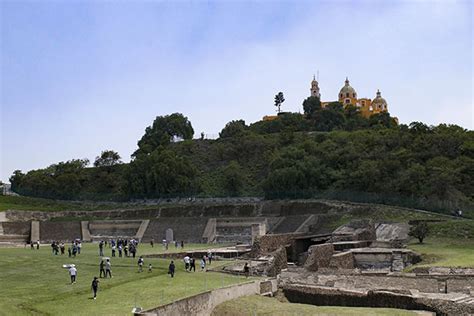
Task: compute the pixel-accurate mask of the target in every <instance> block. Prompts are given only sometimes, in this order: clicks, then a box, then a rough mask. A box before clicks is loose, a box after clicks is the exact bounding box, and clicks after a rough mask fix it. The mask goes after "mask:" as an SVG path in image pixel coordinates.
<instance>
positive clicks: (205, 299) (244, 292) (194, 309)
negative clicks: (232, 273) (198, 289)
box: [135, 281, 276, 316]
mask: <svg viewBox="0 0 474 316" xmlns="http://www.w3.org/2000/svg"><path fill="white" fill-rule="evenodd" d="M260 283H261V282H259V281H255V282H249V283H244V284H238V285H233V286H228V287H224V288H220V289H216V290H212V291H207V292H204V293H201V294H197V295H193V296H191V297H187V298H185V299H181V300H178V301H175V302H173V303H170V304H167V305H163V306H160V307H157V308H153V309H150V310H147V311H144V312H142V313H135V315H167V316H175V315H176V316H182V315H195V316H208V315H210V314H211V312H212V310H213V309H214V308H215V307H216V306H217V305H219V304H221V303H224V302H226V301H228V300H233V299H236V298H239V297H242V296H248V295H254V294H260V292H261V291H262V290H263V291H268V288H269V287H268V284H264V286H263V287H262V290H261V288H260V287H261V286H260ZM267 283H268V282H267ZM274 287H275V290H276V284H275V286H274ZM270 288H272V286H270Z"/></svg>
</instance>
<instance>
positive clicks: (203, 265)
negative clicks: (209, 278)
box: [201, 256, 206, 271]
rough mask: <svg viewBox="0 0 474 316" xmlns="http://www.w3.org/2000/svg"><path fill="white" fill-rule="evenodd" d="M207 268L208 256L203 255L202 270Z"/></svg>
mask: <svg viewBox="0 0 474 316" xmlns="http://www.w3.org/2000/svg"><path fill="white" fill-rule="evenodd" d="M205 268H206V256H204V257H202V259H201V271H204V269H205Z"/></svg>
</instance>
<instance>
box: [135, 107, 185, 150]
mask: <svg viewBox="0 0 474 316" xmlns="http://www.w3.org/2000/svg"><path fill="white" fill-rule="evenodd" d="M193 135H194V130H193V127H192V125H191V122H190V121H189V120H188V118H187V117H185V116H183V114H181V113H173V114H171V115H165V116H157V117H156V119H155V121H154V122H153V124H152V126H148V127H147V128H146V129H145V135H143V137H142V138H141V139H140V140H139V141H138V149H137V150H136V151H135V153H134V154H133V156H135V157H136V156H138V155H140V154H150V153H151V152H152V151H154V150H155V149H156V148H158V147H159V146H166V145H168V144H169V143H171V142H172V141H173V140H174V139H192V138H193Z"/></svg>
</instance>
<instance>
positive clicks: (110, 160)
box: [94, 150, 122, 167]
mask: <svg viewBox="0 0 474 316" xmlns="http://www.w3.org/2000/svg"><path fill="white" fill-rule="evenodd" d="M120 159H121V157H120V155H119V153H118V152H116V151H113V150H104V151H103V152H102V153H101V154H100V156H97V157H96V158H95V161H94V167H112V166H115V165H118V164H121V163H122V161H121V160H120Z"/></svg>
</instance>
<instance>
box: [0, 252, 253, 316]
mask: <svg viewBox="0 0 474 316" xmlns="http://www.w3.org/2000/svg"><path fill="white" fill-rule="evenodd" d="M199 247H200V248H204V247H205V245H200V246H199ZM191 248H197V247H196V245H194V247H191V245H189V247H186V249H188V250H189V249H191ZM170 251H175V250H171V249H170ZM158 252H163V247H162V246H161V245H159V246H158V247H157V246H155V248H153V249H152V248H151V246H150V245H145V244H143V245H140V247H139V253H141V254H145V253H158ZM105 254H106V255H110V250H109V249H108V248H106V249H105ZM137 260H138V258H137V259H133V258H111V261H112V275H113V278H112V279H101V280H100V281H101V283H100V288H99V293H98V297H97V300H95V301H94V300H92V299H91V298H92V293H91V289H90V286H91V282H92V279H93V277H94V276H98V274H99V268H98V266H99V256H98V246H97V244H85V245H84V246H83V250H82V253H81V254H80V255H78V256H77V257H76V258H68V257H67V255H65V256H60V255H59V256H54V255H52V254H51V247H50V246H49V245H45V246H43V247H41V248H40V250H31V249H30V248H29V247H27V248H0V284H1V285H2V286H1V287H0V315H31V314H36V315H46V314H48V315H71V314H74V315H130V312H131V310H132V308H133V307H134V306H135V304H136V305H138V306H141V307H142V308H145V309H148V308H151V307H155V306H158V305H161V304H166V303H170V302H172V301H174V300H177V299H180V298H184V297H186V296H190V295H194V294H197V293H200V292H203V291H205V290H210V289H214V288H218V287H222V286H227V285H230V284H236V283H240V282H245V281H248V280H247V279H245V278H244V277H237V276H231V275H225V274H221V273H213V272H200V271H199V272H195V273H188V272H185V271H184V264H183V263H182V262H181V261H176V262H175V263H176V274H175V277H174V278H170V277H169V276H168V274H167V271H168V264H169V262H170V261H169V260H165V259H148V258H145V267H148V264H149V263H151V264H152V265H153V272H151V273H149V272H147V269H145V272H143V273H138V268H137ZM68 263H74V264H75V265H76V267H77V270H78V276H77V283H76V284H73V285H71V284H70V283H69V281H70V280H69V275H68V271H67V269H64V268H62V265H63V264H68ZM217 264H219V262H213V264H212V267H214V266H215V265H217ZM197 266H198V264H197ZM197 270H200V268H199V267H197Z"/></svg>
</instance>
